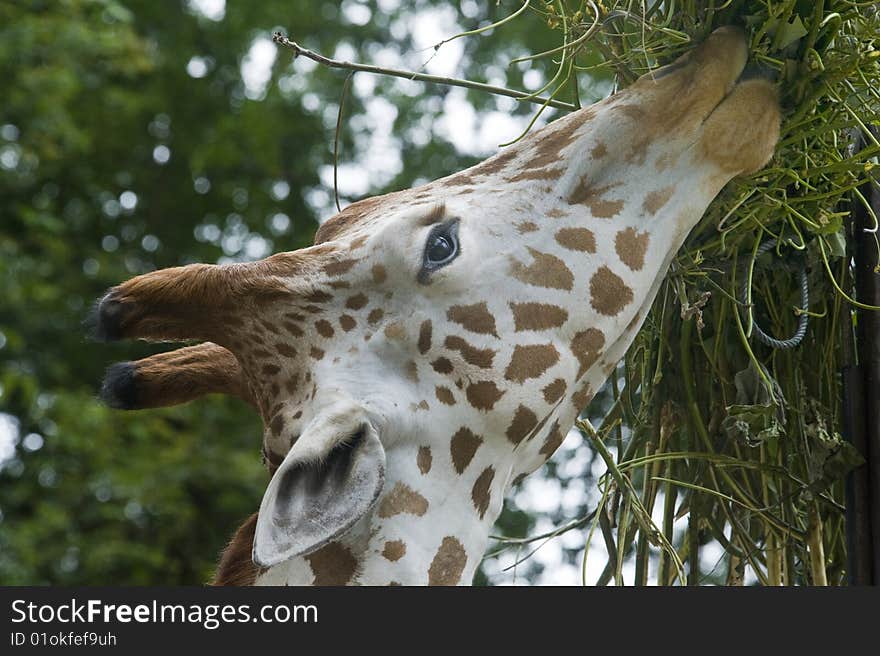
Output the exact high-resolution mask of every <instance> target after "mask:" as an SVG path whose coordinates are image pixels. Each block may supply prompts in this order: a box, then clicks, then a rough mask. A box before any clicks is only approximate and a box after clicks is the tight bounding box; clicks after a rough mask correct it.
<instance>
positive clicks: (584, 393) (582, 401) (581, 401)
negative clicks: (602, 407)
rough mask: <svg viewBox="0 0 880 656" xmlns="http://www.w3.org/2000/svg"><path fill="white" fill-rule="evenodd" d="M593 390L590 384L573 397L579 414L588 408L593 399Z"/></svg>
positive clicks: (572, 399) (572, 400)
mask: <svg viewBox="0 0 880 656" xmlns="http://www.w3.org/2000/svg"><path fill="white" fill-rule="evenodd" d="M593 394H594V392H593V388H592V386H591V385H590V384H589V383H584V385H583V386H582V387H581V388H580V389H579V390H578V391H577V392H575V393H574V394H573V395H572V397H571V402H572V404H573V405H574V407H575V409H576V410H577V411H578V412H581V411H582V410H583V409H584V408H586V407H587V404H589V402H590V401H591V400H592V399H593Z"/></svg>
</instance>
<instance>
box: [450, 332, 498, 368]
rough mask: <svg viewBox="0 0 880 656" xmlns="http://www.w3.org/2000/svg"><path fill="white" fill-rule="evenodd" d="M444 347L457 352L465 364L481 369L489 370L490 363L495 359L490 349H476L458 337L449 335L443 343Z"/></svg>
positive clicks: (493, 352)
mask: <svg viewBox="0 0 880 656" xmlns="http://www.w3.org/2000/svg"><path fill="white" fill-rule="evenodd" d="M444 345H445V346H446V348H448V349H449V350H450V351H458V352H459V353H461V357H463V358H464V360H465V362H467V363H468V364H472V365H474V366H477V367H480V368H481V369H489V368H490V367H491V366H492V361H493V360H494V359H495V351H493V350H492V349H478V348H476V347H475V346H471V345H470V344H468V343H467V342H466V341H465V340H464V339H463V338H461V337H459V336H458V335H449V336H448V337H447V338H446V340H445V341H444Z"/></svg>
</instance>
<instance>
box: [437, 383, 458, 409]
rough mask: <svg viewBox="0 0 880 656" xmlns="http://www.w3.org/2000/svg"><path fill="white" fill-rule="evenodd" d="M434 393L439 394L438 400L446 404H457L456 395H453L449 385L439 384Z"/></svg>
mask: <svg viewBox="0 0 880 656" xmlns="http://www.w3.org/2000/svg"><path fill="white" fill-rule="evenodd" d="M434 394H435V395H436V396H437V400H438V401H440V403H443V404H445V405H455V396H453V394H452V390H451V389H449V388H448V387H444V386H443V385H437V386H436V387H435V388H434Z"/></svg>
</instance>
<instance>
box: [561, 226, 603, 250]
mask: <svg viewBox="0 0 880 656" xmlns="http://www.w3.org/2000/svg"><path fill="white" fill-rule="evenodd" d="M556 241H557V242H558V243H559V245H560V246H563V247H565V248H567V249H568V250H570V251H581V252H584V253H595V252H596V236H595V235H594V234H593V231H592V230H588V229H587V228H562V229H561V230H560V231H559V232H557V233H556Z"/></svg>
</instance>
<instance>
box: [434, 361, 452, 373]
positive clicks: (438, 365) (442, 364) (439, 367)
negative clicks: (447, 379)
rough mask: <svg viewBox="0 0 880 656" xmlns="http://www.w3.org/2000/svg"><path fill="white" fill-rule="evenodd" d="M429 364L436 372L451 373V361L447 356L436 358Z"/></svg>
mask: <svg viewBox="0 0 880 656" xmlns="http://www.w3.org/2000/svg"><path fill="white" fill-rule="evenodd" d="M431 366H432V367H433V368H434V371H436V372H437V373H438V374H443V375H446V374H451V373H452V369H453V367H452V362H450V360H449V358H443V357H440V358H437V359H436V360H434V361H433V362H432V363H431Z"/></svg>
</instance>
